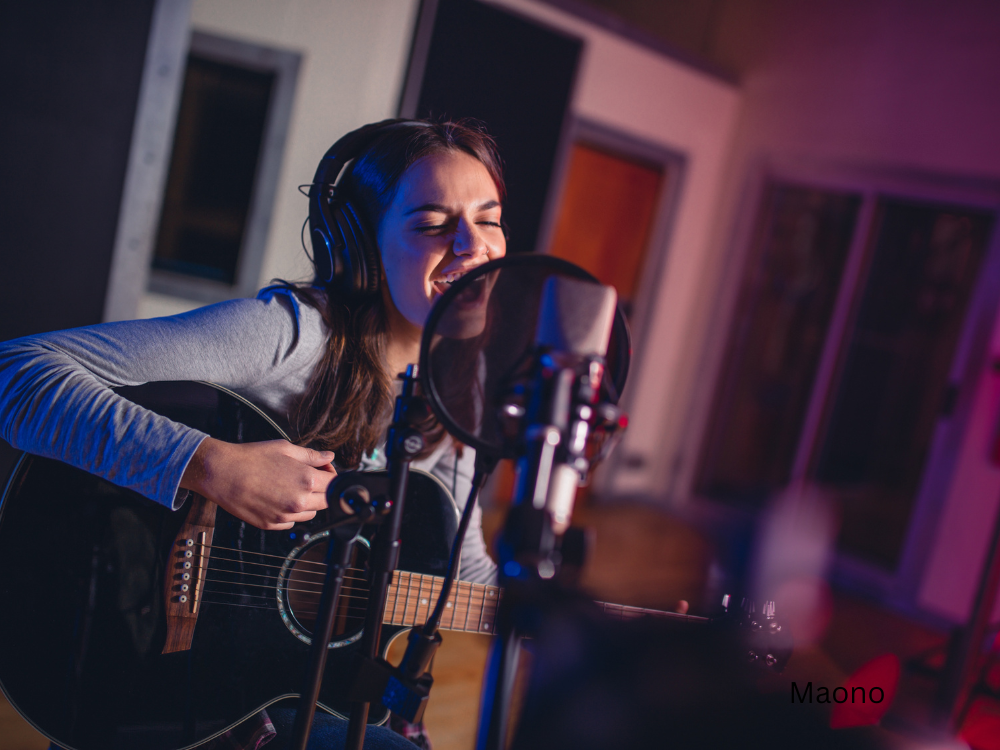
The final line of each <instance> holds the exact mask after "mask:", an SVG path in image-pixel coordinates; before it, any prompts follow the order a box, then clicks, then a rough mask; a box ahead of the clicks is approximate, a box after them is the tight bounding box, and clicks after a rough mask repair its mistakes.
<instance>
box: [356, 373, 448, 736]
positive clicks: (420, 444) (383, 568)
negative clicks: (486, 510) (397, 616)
mask: <svg viewBox="0 0 1000 750" xmlns="http://www.w3.org/2000/svg"><path fill="white" fill-rule="evenodd" d="M417 373H418V370H417V366H416V365H407V367H406V372H405V373H401V374H400V376H399V377H400V379H401V380H402V381H403V390H402V394H401V395H400V396H399V397H398V398H397V399H396V408H395V411H394V413H393V421H392V426H391V427H390V428H389V437H388V439H387V440H386V457H387V458H388V469H389V497H390V500H391V501H392V509H391V510H390V512H389V517H388V519H387V522H386V523H385V524H383V526H382V528H381V529H380V530H379V533H378V534H377V535H376V536H375V541H374V542H373V544H372V554H371V560H370V564H369V596H368V609H367V611H366V612H365V624H364V631H363V633H362V635H361V644H360V652H361V663H360V665H359V671H358V675H357V677H356V679H355V681H354V685H353V687H352V690H351V715H350V716H351V718H350V723H349V724H348V727H347V741H346V742H345V745H344V746H345V748H346V750H361V749H362V746H363V745H364V741H365V729H366V728H367V725H368V707H369V704H370V703H371V701H372V700H374V699H376V698H378V697H379V696H380V695H381V693H382V686H381V685H378V684H377V683H378V679H377V677H375V678H374V679H373V674H372V670H371V667H372V665H374V664H375V660H376V658H377V657H378V646H379V641H380V640H381V637H382V618H383V616H384V613H385V602H386V596H387V593H388V590H389V584H390V583H391V582H392V575H393V573H394V572H395V570H396V565H397V564H398V562H399V531H400V528H401V526H402V523H403V502H404V501H405V499H406V484H407V480H408V478H409V475H410V461H412V460H413V457H414V456H416V455H417V454H418V453H419V452H420V451H421V450H423V448H424V444H425V441H424V436H423V434H422V433H421V432H420V430H418V429H417V425H419V424H421V423H422V422H423V421H424V420H425V419H426V418H427V416H428V415H429V414H430V410H429V408H428V407H427V404H426V402H425V401H424V399H423V398H422V397H421V396H418V395H416V394H415V393H414V386H415V385H416V382H417ZM373 683H375V684H373Z"/></svg>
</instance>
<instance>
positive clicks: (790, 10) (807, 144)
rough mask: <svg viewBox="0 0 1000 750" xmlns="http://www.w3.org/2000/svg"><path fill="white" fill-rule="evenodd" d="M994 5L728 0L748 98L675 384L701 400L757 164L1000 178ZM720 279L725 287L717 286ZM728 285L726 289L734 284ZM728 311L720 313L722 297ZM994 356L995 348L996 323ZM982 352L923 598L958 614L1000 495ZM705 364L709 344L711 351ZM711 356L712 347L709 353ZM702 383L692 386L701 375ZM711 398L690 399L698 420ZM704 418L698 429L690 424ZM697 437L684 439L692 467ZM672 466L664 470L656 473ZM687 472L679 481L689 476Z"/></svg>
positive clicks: (721, 48) (725, 28) (992, 393)
mask: <svg viewBox="0 0 1000 750" xmlns="http://www.w3.org/2000/svg"><path fill="white" fill-rule="evenodd" d="M998 38H1000V6H997V5H996V4H995V3H992V2H987V1H985V0H966V1H965V2H941V1H939V0H922V1H921V2H911V1H910V0H881V1H880V2H877V3H873V2H868V1H866V0H846V1H845V0H817V2H811V3H800V2H794V0H749V1H747V0H732V1H731V2H728V3H727V4H726V8H725V10H724V12H723V14H722V18H721V22H720V30H719V34H718V36H717V38H716V41H715V51H716V61H717V62H720V63H722V64H725V65H727V66H728V67H731V68H732V69H735V70H738V71H740V76H741V89H742V92H743V106H742V110H741V113H740V118H739V123H738V125H737V127H736V131H735V140H734V146H733V151H732V157H731V161H730V163H729V165H728V170H727V175H726V185H725V190H724V193H723V195H722V197H721V200H720V203H719V207H718V213H717V217H718V219H719V220H720V225H721V226H724V227H725V232H724V233H723V234H722V235H721V236H720V237H719V242H720V243H721V244H722V245H723V246H726V247H727V249H726V251H725V252H721V253H717V254H716V256H715V257H716V258H718V259H720V260H721V261H722V263H721V264H719V266H718V267H716V268H715V269H714V274H712V273H710V274H708V275H707V276H706V279H705V283H704V285H703V286H702V287H701V289H699V290H697V291H696V292H694V295H693V296H694V298H695V299H697V300H698V301H699V302H698V304H699V308H698V309H697V310H696V311H692V312H691V314H690V320H691V321H692V325H691V326H690V329H689V330H690V332H691V337H690V339H689V342H688V346H687V349H686V350H687V351H688V352H689V353H690V354H691V355H692V356H691V358H690V360H689V361H690V362H691V363H692V364H691V366H690V367H688V368H687V370H686V372H685V373H683V374H678V375H677V376H676V378H677V381H678V386H677V387H676V389H675V390H674V393H675V398H679V399H681V400H686V401H690V402H695V403H701V404H702V406H704V403H705V401H706V398H705V396H706V394H707V393H708V389H710V387H711V384H712V380H711V378H710V377H708V375H709V374H710V373H711V371H712V368H711V367H706V360H705V359H703V358H701V357H699V356H698V355H699V352H701V353H702V354H703V353H704V352H705V351H706V350H708V349H711V348H712V344H713V342H711V341H709V340H707V333H706V331H708V330H713V331H717V332H720V333H721V331H723V330H724V329H721V328H711V329H710V328H708V327H707V326H709V325H710V321H712V320H713V319H714V320H718V319H719V317H720V316H715V317H713V314H714V313H715V312H716V311H717V309H718V308H719V306H720V302H721V303H722V307H723V308H725V303H726V301H727V297H726V296H725V295H726V293H725V292H724V291H723V290H726V289H727V287H726V286H725V274H724V271H725V269H726V267H727V266H732V265H733V264H734V263H735V262H736V261H737V260H738V258H739V251H740V248H739V247H734V246H733V236H734V235H733V231H734V230H733V228H734V226H735V224H736V221H737V216H738V215H739V212H740V210H741V207H740V201H741V198H742V197H743V196H744V195H745V193H746V190H747V185H748V184H749V181H750V179H751V177H752V175H753V174H754V173H755V171H756V170H757V169H758V168H759V167H760V166H761V165H765V164H767V163H770V162H775V161H784V162H789V161H793V162H794V161H795V160H801V161H803V162H805V161H808V162H809V163H811V164H827V165H833V166H835V167H851V168H858V169H860V170H873V171H883V172H893V173H896V174H897V175H905V174H906V173H920V174H921V175H922V179H926V178H927V177H928V176H929V177H930V178H931V179H932V180H933V179H934V178H935V176H937V178H938V179H940V180H941V181H942V183H943V182H945V181H946V180H947V179H949V178H957V179H960V180H984V181H986V182H989V183H992V184H993V185H994V186H995V185H996V184H997V183H1000V145H998V141H997V138H996V133H997V132H1000V97H998V96H997V92H998V91H1000V45H998V44H997V41H996V40H997V39H998ZM720 291H723V293H722V294H720ZM728 293H729V294H730V297H731V292H728ZM721 317H722V318H725V317H726V316H725V311H724V310H723V314H722V315H721ZM991 353H992V355H993V356H997V355H998V354H1000V334H998V335H996V336H994V339H993V344H992V348H991ZM990 359H992V357H987V358H983V360H984V364H983V370H982V372H981V373H980V375H979V376H978V382H979V385H978V387H977V394H976V402H975V404H974V405H973V407H972V409H971V413H972V415H973V416H972V420H971V424H970V425H969V427H968V428H967V431H966V434H965V436H964V438H963V442H962V446H961V450H960V454H959V458H958V460H957V463H956V465H957V467H958V469H957V472H956V474H955V478H954V479H953V481H952V483H951V485H950V488H949V489H948V490H947V495H946V499H945V502H944V503H943V509H942V510H941V513H940V518H939V522H938V524H937V531H936V533H935V534H933V535H932V537H933V539H932V540H931V541H930V542H929V545H928V549H927V550H926V552H927V554H928V558H927V559H928V560H929V563H928V565H927V568H926V571H925V575H924V578H923V581H922V583H921V584H920V585H919V586H918V589H919V593H918V595H917V601H918V602H919V605H920V606H921V607H924V608H926V609H927V610H929V611H931V612H933V613H936V614H939V615H943V616H945V617H949V618H953V619H961V618H963V617H964V616H965V613H966V612H967V610H968V607H969V602H970V600H971V596H972V589H973V587H974V585H975V580H976V577H977V575H978V568H979V564H980V561H981V559H982V556H983V554H984V550H983V545H984V543H985V537H986V536H987V534H988V531H989V527H990V521H991V519H992V517H993V515H994V513H995V509H996V506H997V497H998V496H1000V471H998V470H997V469H995V468H993V467H991V466H990V465H989V464H988V463H987V461H986V455H987V453H986V451H987V445H988V441H989V440H990V439H991V437H992V435H993V434H994V430H995V426H994V425H995V423H996V419H997V414H998V400H1000V382H998V376H997V374H996V373H993V372H992V371H991V370H990V369H989V360H990ZM709 364H712V363H711V358H709ZM714 364H717V361H716V362H715V363H714ZM699 382H700V383H706V384H707V386H706V387H704V388H700V389H699V388H698V383H699ZM703 418H704V411H703V410H702V411H700V412H699V410H698V409H697V408H696V409H694V410H691V411H688V412H687V415H686V418H685V419H683V420H682V422H683V423H685V424H686V425H688V426H690V425H692V424H694V425H697V424H698V423H699V420H701V419H703ZM696 434H697V431H695V435H696ZM696 442H697V441H696V439H694V438H692V439H691V440H688V441H687V442H686V443H685V444H684V452H683V460H684V464H683V466H684V471H685V472H686V476H689V472H690V469H691V462H692V460H693V458H694V455H695V453H696V449H697V445H696ZM661 480H662V481H665V480H666V474H663V475H661ZM681 484H682V486H683V484H684V482H682V483H681Z"/></svg>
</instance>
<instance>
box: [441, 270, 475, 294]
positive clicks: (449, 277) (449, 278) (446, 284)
mask: <svg viewBox="0 0 1000 750" xmlns="http://www.w3.org/2000/svg"><path fill="white" fill-rule="evenodd" d="M467 273H469V271H456V272H455V273H447V274H445V275H444V276H443V277H441V278H439V279H434V280H433V281H432V282H431V285H432V286H433V287H434V291H435V292H437V293H438V294H444V293H445V292H447V291H448V290H449V289H451V287H452V284H454V283H455V282H457V281H458V280H459V279H460V278H462V277H463V276H465V275H466V274H467ZM481 280H482V279H481V278H480V279H476V281H477V282H478V281H481ZM473 286H478V284H473Z"/></svg>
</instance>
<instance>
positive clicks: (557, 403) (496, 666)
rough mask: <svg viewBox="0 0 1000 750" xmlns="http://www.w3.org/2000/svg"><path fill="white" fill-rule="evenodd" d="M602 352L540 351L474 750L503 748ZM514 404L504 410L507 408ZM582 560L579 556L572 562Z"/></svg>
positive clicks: (578, 466)
mask: <svg viewBox="0 0 1000 750" xmlns="http://www.w3.org/2000/svg"><path fill="white" fill-rule="evenodd" d="M602 372H603V357H598V356H589V357H582V358H581V357H574V356H570V357H563V356H562V355H561V353H559V352H553V353H545V354H542V355H541V356H540V357H539V359H538V362H537V366H536V377H535V387H534V388H533V389H532V396H531V402H530V403H529V405H528V409H527V410H526V412H524V416H525V423H526V424H525V427H524V429H523V430H522V432H523V436H524V438H523V439H524V443H525V446H524V447H525V449H526V450H525V451H524V452H523V455H522V458H521V459H520V460H519V461H518V467H517V482H516V485H515V491H514V501H513V505H512V507H511V509H510V511H509V512H508V515H507V520H506V523H505V525H504V530H503V535H502V536H501V541H500V545H499V557H500V584H501V586H503V588H504V600H503V605H504V606H502V607H501V608H500V612H499V616H498V619H497V636H496V637H495V638H494V640H493V644H492V646H491V649H490V656H489V660H488V662H487V671H486V675H485V677H484V680H483V694H482V706H481V710H480V721H479V730H478V734H477V738H476V748H477V750H504V748H506V746H507V731H508V728H509V723H510V709H511V694H512V692H513V687H514V680H515V677H516V674H517V665H518V658H519V654H520V641H521V638H522V636H524V635H526V634H529V633H530V630H531V625H532V623H533V621H535V620H537V618H538V613H539V612H540V611H541V610H542V609H543V608H544V607H545V604H546V602H547V601H549V600H551V599H552V598H553V596H552V594H553V593H554V591H553V589H554V588H555V587H557V586H558V584H557V583H556V580H555V578H556V573H557V572H558V567H559V564H560V562H561V559H560V555H559V553H558V552H557V550H556V538H557V536H558V535H560V534H562V533H563V532H564V531H565V530H566V529H567V528H568V525H569V519H570V516H571V514H572V506H573V500H574V496H575V492H576V487H577V486H578V484H579V480H580V477H581V476H583V475H585V474H586V472H587V470H588V468H589V462H588V461H587V458H586V456H585V449H586V442H587V437H588V434H589V430H590V421H591V420H592V419H593V418H594V416H595V410H594V406H593V405H594V402H595V401H596V400H597V393H598V386H599V384H600V379H601V374H602ZM511 407H513V409H517V408H518V407H516V405H510V406H508V407H505V408H506V409H507V411H508V413H511ZM574 562H578V563H579V564H582V560H579V561H574Z"/></svg>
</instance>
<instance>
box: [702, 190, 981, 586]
mask: <svg viewBox="0 0 1000 750" xmlns="http://www.w3.org/2000/svg"><path fill="white" fill-rule="evenodd" d="M942 182H943V181H942ZM843 183H844V181H841V184H843ZM893 184H894V185H895V186H894V187H889V186H879V187H874V188H873V187H872V186H864V185H859V186H858V187H857V189H852V188H850V187H839V188H827V187H820V186H816V185H810V184H807V183H805V182H801V183H800V182H797V181H790V180H780V179H772V180H771V181H769V182H768V183H767V184H766V185H765V188H764V190H763V193H762V196H763V197H762V200H761V202H760V205H759V207H758V211H757V220H756V226H755V229H754V233H753V239H752V240H751V243H750V254H749V255H748V257H747V262H746V265H745V266H744V271H743V278H742V283H741V289H740V291H739V298H738V301H737V307H736V314H735V316H734V318H733V321H732V323H731V326H730V331H729V342H728V345H727V346H726V353H725V357H724V360H723V365H722V371H721V374H720V377H719V380H718V383H717V386H716V389H715V393H714V397H713V403H712V409H711V414H710V417H709V420H708V425H707V429H706V432H705V435H704V438H703V440H702V443H701V450H700V452H699V459H698V464H697V468H696V470H695V475H694V485H693V489H694V493H695V494H696V495H697V496H699V497H702V498H710V499H713V500H716V501H719V502H721V503H723V504H725V505H733V506H740V507H744V508H746V507H750V508H760V507H762V506H763V504H764V503H765V502H766V501H767V499H768V498H770V497H772V496H774V495H776V494H778V493H780V492H781V491H783V490H784V489H785V488H786V487H788V486H789V485H792V484H795V483H807V484H809V485H811V486H813V487H817V488H819V489H820V490H821V491H823V493H824V494H825V495H827V496H828V497H830V498H832V499H833V500H834V501H835V502H836V503H837V505H838V506H839V509H840V521H841V525H840V536H839V538H838V541H837V549H838V552H839V553H840V555H842V556H844V557H846V558H849V559H851V560H854V561H857V562H859V563H861V564H862V566H869V568H868V569H870V570H872V571H881V575H884V574H886V573H888V574H900V575H902V574H903V572H901V571H899V566H900V564H901V562H902V561H903V559H904V551H905V549H906V545H907V541H908V539H909V538H910V537H911V536H912V535H913V529H911V528H910V527H911V517H913V515H914V510H915V508H916V506H917V504H918V503H919V502H921V497H922V494H921V493H922V491H923V488H924V487H925V486H932V485H930V484H928V476H929V475H930V473H933V472H934V471H939V472H940V471H945V470H950V469H949V468H948V467H947V466H946V465H945V463H946V462H945V460H944V459H941V460H940V461H939V462H938V463H935V456H934V453H933V451H934V445H935V443H934V437H935V433H936V430H937V429H938V427H939V426H940V425H941V424H942V420H947V419H950V418H951V416H952V409H953V408H954V405H955V393H956V389H957V388H958V387H959V386H960V385H961V383H962V381H963V378H966V377H971V375H968V374H965V373H966V372H967V371H971V368H968V367H966V366H965V365H963V364H962V363H961V362H960V361H959V359H958V357H959V354H960V353H961V352H964V351H970V350H974V349H976V346H970V345H969V344H968V340H970V339H969V337H970V336H973V335H976V336H980V335H981V334H980V333H979V332H978V331H980V329H984V326H982V325H979V324H976V323H975V320H974V318H975V316H973V315H970V312H972V311H977V313H976V314H977V315H978V316H979V317H983V316H985V318H984V319H991V318H990V315H991V314H992V313H991V312H989V311H991V310H993V309H995V308H996V302H997V299H996V296H997V292H996V290H992V287H991V286H990V285H989V284H987V283H982V279H981V277H982V275H983V274H982V273H981V270H982V269H983V268H984V267H985V261H986V256H987V253H988V250H989V248H990V242H991V238H992V237H993V235H994V230H995V225H996V214H997V208H996V205H995V201H994V199H993V198H990V197H982V196H980V197H979V199H976V195H977V194H976V193H975V191H973V190H969V191H959V190H958V189H950V188H948V187H947V186H946V185H947V184H946V183H944V184H943V185H942V186H941V187H940V188H939V189H937V190H935V189H934V188H927V187H926V186H925V187H921V188H919V189H917V188H913V189H911V190H906V189H900V188H899V187H898V183H893ZM935 193H937V195H935ZM949 196H955V197H956V198H957V199H955V198H953V197H949ZM963 198H969V201H968V202H967V203H966V202H965V201H964V200H963ZM991 204H992V205H991ZM984 311H985V312H984ZM963 342H965V343H963ZM984 343H985V342H982V341H980V342H979V344H978V347H979V348H981V347H982V346H983V345H984ZM935 466H936V467H937V468H936V469H935V468H934V467H935ZM934 501H935V500H934V499H932V498H929V499H927V500H925V501H924V502H934ZM936 501H938V502H939V501H940V498H939V499H938V500H936ZM873 575H875V574H874V573H873Z"/></svg>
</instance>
